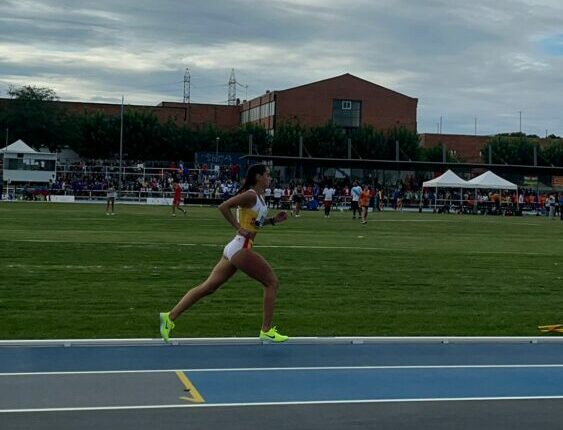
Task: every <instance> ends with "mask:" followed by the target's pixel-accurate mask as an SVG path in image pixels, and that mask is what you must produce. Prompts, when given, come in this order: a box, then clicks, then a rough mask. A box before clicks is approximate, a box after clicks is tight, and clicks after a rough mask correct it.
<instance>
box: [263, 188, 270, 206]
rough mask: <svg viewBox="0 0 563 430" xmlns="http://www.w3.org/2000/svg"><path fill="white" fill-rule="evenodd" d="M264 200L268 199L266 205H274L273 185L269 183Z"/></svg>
mask: <svg viewBox="0 0 563 430" xmlns="http://www.w3.org/2000/svg"><path fill="white" fill-rule="evenodd" d="M264 200H265V201H266V206H268V207H271V206H272V187H271V186H269V185H268V186H267V187H266V189H265V190H264Z"/></svg>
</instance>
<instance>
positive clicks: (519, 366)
mask: <svg viewBox="0 0 563 430" xmlns="http://www.w3.org/2000/svg"><path fill="white" fill-rule="evenodd" d="M544 368H545V369H550V368H563V364H461V365H411V366H400V365H399V366H321V367H313V366H303V367H237V368H210V369H178V368H170V369H150V370H85V371H76V372H63V371H61V372H15V373H0V377H2V376H39V375H106V374H131V373H133V374H135V373H141V374H142V373H166V372H170V371H174V370H181V371H182V372H189V373H194V372H199V373H206V372H209V373H211V372H272V371H280V372H292V371H302V370H306V371H326V370H335V371H339V370H409V369H544Z"/></svg>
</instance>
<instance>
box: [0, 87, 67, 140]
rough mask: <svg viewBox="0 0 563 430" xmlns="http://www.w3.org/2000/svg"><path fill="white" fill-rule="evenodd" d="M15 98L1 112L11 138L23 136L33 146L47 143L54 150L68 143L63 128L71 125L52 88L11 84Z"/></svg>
mask: <svg viewBox="0 0 563 430" xmlns="http://www.w3.org/2000/svg"><path fill="white" fill-rule="evenodd" d="M8 95H9V96H10V98H11V99H12V100H11V101H10V103H8V105H7V108H6V109H5V110H4V111H2V112H1V113H0V124H1V126H2V128H8V129H9V135H10V136H11V140H12V141H14V140H17V139H22V140H23V141H25V142H26V143H28V144H29V145H31V146H34V147H40V146H47V147H48V148H49V149H50V150H51V151H54V150H56V149H58V148H60V147H62V146H64V145H65V144H67V143H68V141H66V140H65V139H66V138H67V137H68V133H66V132H65V131H64V130H63V129H64V127H65V126H69V125H70V123H68V122H67V118H66V112H65V111H64V110H63V109H61V108H60V107H59V105H58V104H57V103H53V102H55V101H56V100H58V97H57V95H56V93H55V91H53V90H52V89H50V88H42V87H34V86H29V85H27V86H23V87H14V86H10V88H9V90H8Z"/></svg>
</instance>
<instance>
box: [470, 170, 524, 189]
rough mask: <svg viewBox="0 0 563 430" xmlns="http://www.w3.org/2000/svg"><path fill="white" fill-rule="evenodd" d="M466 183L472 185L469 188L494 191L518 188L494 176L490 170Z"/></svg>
mask: <svg viewBox="0 0 563 430" xmlns="http://www.w3.org/2000/svg"><path fill="white" fill-rule="evenodd" d="M468 183H470V184H472V185H473V187H471V188H491V189H494V190H517V189H518V186H517V185H515V184H513V183H512V182H509V181H507V180H506V179H504V178H501V177H500V176H498V175H495V174H494V173H493V172H491V171H490V170H487V171H486V172H485V173H483V174H482V175H479V176H477V177H476V178H473V179H471V180H470V181H468Z"/></svg>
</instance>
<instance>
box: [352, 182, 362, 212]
mask: <svg viewBox="0 0 563 430" xmlns="http://www.w3.org/2000/svg"><path fill="white" fill-rule="evenodd" d="M361 193H362V187H360V185H359V184H358V182H357V181H354V186H353V187H352V190H351V194H352V203H351V207H352V219H356V212H358V214H359V215H360V216H361V212H360V204H359V201H360V194H361Z"/></svg>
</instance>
